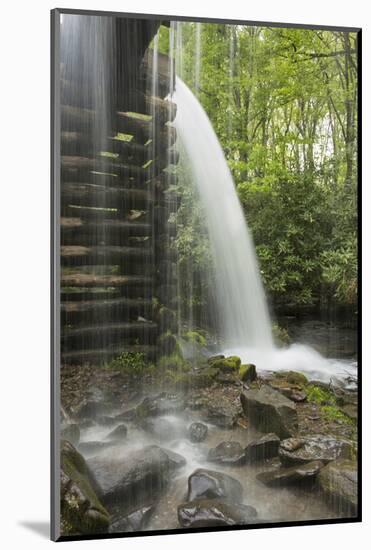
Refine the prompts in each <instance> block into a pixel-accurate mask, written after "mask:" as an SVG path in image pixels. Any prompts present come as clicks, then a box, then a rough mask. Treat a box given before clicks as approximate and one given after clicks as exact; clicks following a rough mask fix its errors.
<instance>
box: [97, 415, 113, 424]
mask: <svg viewBox="0 0 371 550" xmlns="http://www.w3.org/2000/svg"><path fill="white" fill-rule="evenodd" d="M116 422H117V421H116V418H114V417H113V416H106V415H104V416H100V417H99V418H97V424H100V425H101V426H113V425H114V424H116Z"/></svg>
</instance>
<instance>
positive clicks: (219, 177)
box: [173, 78, 356, 381]
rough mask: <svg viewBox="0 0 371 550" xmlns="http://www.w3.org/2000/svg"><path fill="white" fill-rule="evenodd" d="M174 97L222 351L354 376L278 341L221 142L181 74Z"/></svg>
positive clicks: (280, 366) (272, 364) (269, 366)
mask: <svg viewBox="0 0 371 550" xmlns="http://www.w3.org/2000/svg"><path fill="white" fill-rule="evenodd" d="M173 99H174V101H175V103H176V104H177V108H178V110H177V116H176V119H175V126H176V128H177V134H178V139H179V141H180V142H181V150H184V151H185V153H186V155H187V159H186V162H188V163H189V165H190V169H191V173H192V175H193V181H194V184H195V186H196V187H197V191H198V193H199V196H200V200H201V201H202V204H203V207H204V214H205V222H206V225H207V229H208V234H209V238H210V244H211V250H212V254H213V270H214V276H215V280H216V287H217V288H216V300H217V305H218V321H219V323H220V333H221V341H222V343H223V348H222V349H221V350H220V351H221V352H223V353H224V354H226V355H238V356H239V357H240V358H241V360H242V362H243V363H254V364H256V366H257V368H258V370H269V371H271V370H272V371H277V370H298V371H301V372H304V373H306V374H307V375H308V376H310V377H311V378H315V379H319V380H326V381H328V380H330V379H331V378H333V377H344V376H347V375H348V374H352V375H353V376H354V375H355V373H356V365H355V362H353V361H347V360H344V361H339V360H336V359H327V358H324V357H322V355H321V354H320V353H318V352H317V351H315V350H314V349H312V348H310V347H309V346H306V345H302V344H294V345H292V346H290V347H288V348H285V349H279V348H277V347H276V346H275V345H274V342H273V337H272V329H271V320H270V316H269V312H268V307H267V301H266V297H265V294H264V289H263V285H262V280H261V277H260V272H259V266H258V261H257V257H256V253H255V247H254V243H253V240H252V237H251V235H250V232H249V229H248V227H247V223H246V220H245V217H244V213H243V210H242V207H241V204H240V201H239V199H238V195H237V192H236V189H235V184H234V181H233V178H232V175H231V172H230V170H229V167H228V164H227V162H226V159H225V156H224V153H223V150H222V148H221V145H220V143H219V141H218V138H217V136H216V134H215V131H214V129H213V127H212V124H211V122H210V120H209V118H208V116H207V114H206V112H205V111H204V109H203V107H202V106H201V104H200V102H199V101H198V99H197V97H196V96H195V95H194V94H193V93H192V91H191V90H190V89H189V88H188V87H187V86H186V84H185V83H184V82H183V81H182V80H181V79H180V78H177V79H176V90H175V93H174V96H173Z"/></svg>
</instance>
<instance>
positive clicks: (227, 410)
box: [202, 402, 240, 429]
mask: <svg viewBox="0 0 371 550" xmlns="http://www.w3.org/2000/svg"><path fill="white" fill-rule="evenodd" d="M239 412H240V411H239V407H238V405H237V404H235V403H232V402H231V403H225V404H223V405H209V406H208V407H206V408H205V409H204V410H203V411H202V417H203V418H204V419H205V420H206V421H207V422H210V423H211V424H214V425H215V426H218V427H219V428H228V429H232V428H233V426H234V425H235V424H236V422H237V418H238V416H239Z"/></svg>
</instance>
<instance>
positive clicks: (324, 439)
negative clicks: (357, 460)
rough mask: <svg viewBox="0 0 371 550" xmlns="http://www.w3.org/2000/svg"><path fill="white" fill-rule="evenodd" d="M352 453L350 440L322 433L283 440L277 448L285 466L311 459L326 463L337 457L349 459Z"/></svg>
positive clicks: (304, 462)
mask: <svg viewBox="0 0 371 550" xmlns="http://www.w3.org/2000/svg"><path fill="white" fill-rule="evenodd" d="M353 454H354V450H353V446H352V443H351V442H350V441H347V440H346V439H339V438H336V437H330V436H322V435H316V436H312V437H305V438H300V439H297V438H289V439H286V440H283V441H281V444H280V448H279V450H278V455H279V457H280V460H281V462H282V464H283V465H285V466H291V465H295V464H306V463H308V462H312V461H313V460H321V461H322V462H324V463H325V464H327V463H328V462H330V461H332V460H337V459H339V458H348V459H351V458H352V457H353Z"/></svg>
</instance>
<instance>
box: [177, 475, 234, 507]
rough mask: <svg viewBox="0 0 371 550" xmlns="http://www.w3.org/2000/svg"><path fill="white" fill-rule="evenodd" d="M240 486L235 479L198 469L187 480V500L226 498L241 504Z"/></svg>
mask: <svg viewBox="0 0 371 550" xmlns="http://www.w3.org/2000/svg"><path fill="white" fill-rule="evenodd" d="M242 492H243V489H242V485H241V483H240V482H239V481H237V479H234V478H233V477H231V476H229V475H227V474H223V473H222V472H214V471H213V470H205V469H203V468H199V469H198V470H195V471H194V472H193V474H191V475H190V476H189V478H188V494H187V500H189V501H190V500H196V499H200V498H201V499H212V498H226V499H229V500H231V501H232V502H235V503H240V502H242Z"/></svg>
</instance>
